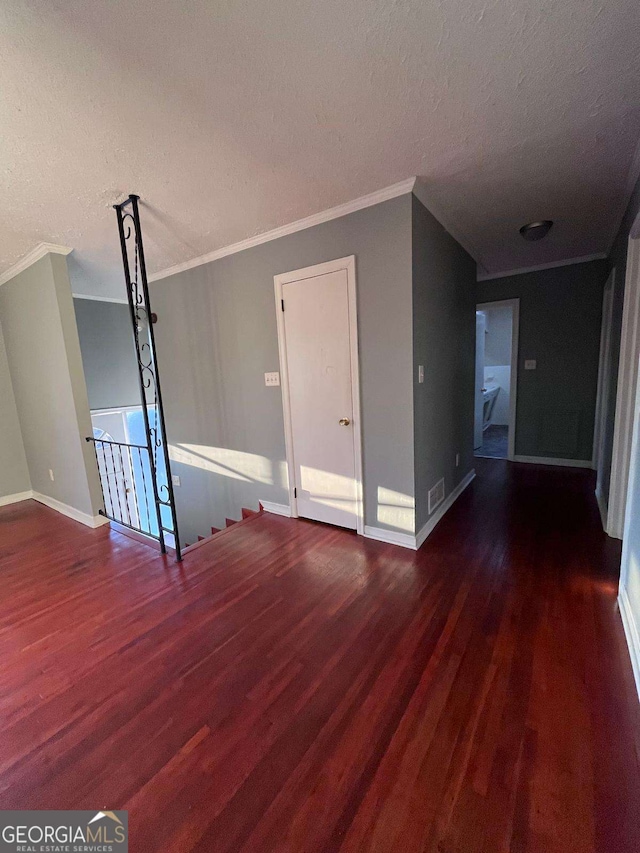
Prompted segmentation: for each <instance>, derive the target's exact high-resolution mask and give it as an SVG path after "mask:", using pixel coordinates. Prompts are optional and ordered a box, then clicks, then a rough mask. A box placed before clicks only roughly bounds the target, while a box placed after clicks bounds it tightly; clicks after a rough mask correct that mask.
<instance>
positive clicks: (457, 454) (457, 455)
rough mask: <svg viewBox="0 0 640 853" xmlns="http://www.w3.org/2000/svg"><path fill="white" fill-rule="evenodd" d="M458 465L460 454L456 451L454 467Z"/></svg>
mask: <svg viewBox="0 0 640 853" xmlns="http://www.w3.org/2000/svg"><path fill="white" fill-rule="evenodd" d="M459 465H460V454H459V453H456V468H458V467H459Z"/></svg>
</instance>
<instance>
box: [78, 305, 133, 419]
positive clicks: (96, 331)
mask: <svg viewBox="0 0 640 853" xmlns="http://www.w3.org/2000/svg"><path fill="white" fill-rule="evenodd" d="M73 304H74V308H75V313H76V322H77V324H78V336H79V338H80V349H81V351H82V363H83V365H84V375H85V380H86V383H87V393H88V395H89V408H91V409H92V410H93V409H115V408H119V407H120V406H139V405H140V388H139V385H138V370H137V367H136V357H135V349H134V344H133V336H132V332H131V320H130V318H129V306H128V305H123V304H121V303H119V302H98V301H96V300H94V299H74V300H73Z"/></svg>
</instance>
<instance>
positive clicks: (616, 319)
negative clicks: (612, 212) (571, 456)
mask: <svg viewBox="0 0 640 853" xmlns="http://www.w3.org/2000/svg"><path fill="white" fill-rule="evenodd" d="M639 213H640V180H638V182H637V183H636V186H635V189H634V191H633V194H632V196H631V199H630V201H629V204H628V205H627V209H626V211H625V214H624V217H623V219H622V223H621V224H620V228H619V229H618V234H617V236H616V239H615V240H614V243H613V246H612V248H611V252H610V254H609V264H610V267H611V269H615V272H616V288H615V293H614V301H613V311H612V320H611V372H610V374H609V382H610V385H609V387H610V389H611V393H610V395H609V410H608V412H607V418H606V427H605V434H604V453H603V461H602V493H603V498H604V500H605V502H606V504H607V506H608V504H609V487H610V485H611V462H612V459H613V432H614V425H615V419H616V392H617V390H618V367H619V364H620V341H621V335H622V310H623V307H624V287H625V276H626V274H627V249H628V244H629V235H630V233H631V228H632V227H633V223H634V222H635V219H636V217H637V216H638V214H639Z"/></svg>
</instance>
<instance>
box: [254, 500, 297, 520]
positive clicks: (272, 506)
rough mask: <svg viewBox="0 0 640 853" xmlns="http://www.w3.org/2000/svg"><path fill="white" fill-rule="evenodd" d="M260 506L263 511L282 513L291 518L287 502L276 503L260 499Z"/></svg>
mask: <svg viewBox="0 0 640 853" xmlns="http://www.w3.org/2000/svg"><path fill="white" fill-rule="evenodd" d="M260 506H261V507H262V509H263V510H264V511H265V512H272V513H273V514H274V515H284V516H285V517H286V518H291V507H290V506H289V505H288V504H276V503H273V501H260Z"/></svg>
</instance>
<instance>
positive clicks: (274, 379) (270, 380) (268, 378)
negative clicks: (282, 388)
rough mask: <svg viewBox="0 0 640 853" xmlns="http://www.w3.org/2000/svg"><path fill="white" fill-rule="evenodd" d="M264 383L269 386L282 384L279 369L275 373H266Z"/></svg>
mask: <svg viewBox="0 0 640 853" xmlns="http://www.w3.org/2000/svg"><path fill="white" fill-rule="evenodd" d="M264 384H265V385H267V386H268V387H269V388H273V387H274V386H275V385H280V374H279V373H278V372H277V371H276V372H275V373H265V375H264Z"/></svg>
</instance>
